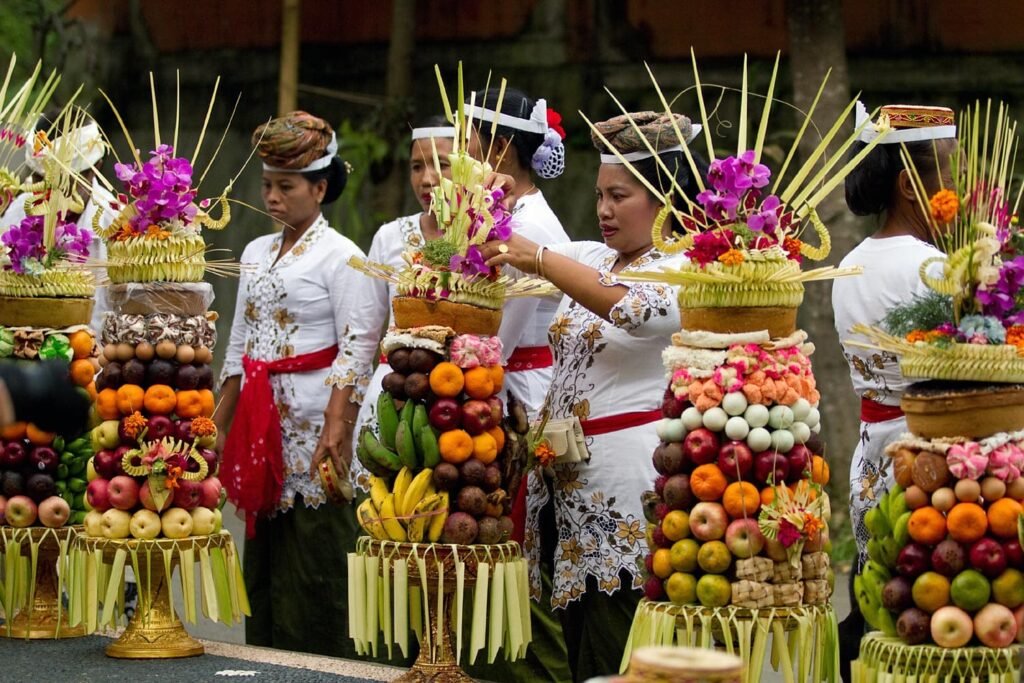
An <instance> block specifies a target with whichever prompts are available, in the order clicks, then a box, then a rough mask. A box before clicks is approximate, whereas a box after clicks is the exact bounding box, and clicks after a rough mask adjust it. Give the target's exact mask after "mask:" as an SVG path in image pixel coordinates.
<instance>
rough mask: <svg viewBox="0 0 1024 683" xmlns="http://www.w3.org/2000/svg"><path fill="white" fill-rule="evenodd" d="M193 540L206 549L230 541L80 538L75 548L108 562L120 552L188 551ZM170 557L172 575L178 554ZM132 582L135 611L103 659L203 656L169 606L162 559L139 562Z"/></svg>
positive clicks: (209, 538) (221, 537) (223, 537)
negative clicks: (99, 554) (135, 592)
mask: <svg viewBox="0 0 1024 683" xmlns="http://www.w3.org/2000/svg"><path fill="white" fill-rule="evenodd" d="M197 540H198V542H201V543H208V545H207V546H206V547H208V548H223V547H225V546H226V545H227V544H228V543H230V542H231V537H230V535H228V534H214V535H212V536H205V537H199V538H197V537H189V538H185V539H171V538H158V539H154V540H140V539H121V540H110V539H105V538H90V537H85V536H80V537H79V538H78V541H77V547H79V548H80V549H83V550H86V551H89V552H92V551H95V550H97V549H102V550H103V554H104V557H105V558H107V559H109V558H110V557H112V556H113V555H114V554H115V553H116V552H117V551H118V550H122V549H123V550H131V549H135V550H136V551H138V552H139V553H152V552H156V551H163V550H165V549H177V548H179V547H189V548H191V547H193V546H194V545H195V543H196V542H197ZM172 558H173V560H172V563H171V573H172V574H173V573H174V568H175V567H176V566H177V565H178V554H177V553H176V552H175V553H173V554H172ZM135 581H136V585H137V586H138V589H139V605H138V608H137V609H136V610H135V614H134V616H132V618H131V621H129V622H128V626H127V627H126V628H125V630H124V632H123V633H122V634H121V637H120V638H118V639H117V640H115V641H114V642H113V643H111V644H110V645H108V646H107V648H106V650H105V652H106V654H107V656H108V657H116V658H118V659H175V658H179V657H195V656H197V655H201V654H203V653H204V652H205V650H204V648H203V645H202V643H200V642H199V641H198V640H196V639H195V638H193V637H192V636H190V635H189V634H188V631H186V630H185V627H184V625H183V624H182V623H181V620H180V619H179V618H178V616H177V614H175V613H174V609H173V608H172V606H171V576H170V575H168V574H167V573H166V571H165V570H164V563H163V561H162V558H160V557H158V558H154V559H153V561H152V562H141V561H140V562H139V563H138V567H137V569H136V576H135ZM147 587H148V590H147Z"/></svg>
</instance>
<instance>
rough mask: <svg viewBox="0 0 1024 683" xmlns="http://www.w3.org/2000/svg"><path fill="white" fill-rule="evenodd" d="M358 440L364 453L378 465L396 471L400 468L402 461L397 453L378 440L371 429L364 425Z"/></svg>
mask: <svg viewBox="0 0 1024 683" xmlns="http://www.w3.org/2000/svg"><path fill="white" fill-rule="evenodd" d="M359 441H360V442H361V443H362V445H363V448H364V449H365V450H366V455H367V457H369V458H370V459H371V460H372V461H374V462H375V463H376V464H377V465H378V466H379V467H381V468H383V469H386V470H388V471H391V472H397V471H398V470H400V469H401V468H402V461H401V460H399V459H398V455H397V454H396V453H395V452H394V451H392V450H391V449H389V448H388V447H387V446H385V445H384V444H383V443H382V442H380V441H379V440H378V439H377V437H376V436H375V435H374V433H373V430H371V429H369V428H367V427H364V428H363V433H362V436H361V437H360V439H359Z"/></svg>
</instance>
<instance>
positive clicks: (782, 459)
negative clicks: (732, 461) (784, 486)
mask: <svg viewBox="0 0 1024 683" xmlns="http://www.w3.org/2000/svg"><path fill="white" fill-rule="evenodd" d="M787 476H789V460H787V459H786V456H785V455H783V454H781V453H776V452H775V451H761V452H760V453H757V454H756V455H754V481H756V482H757V483H759V484H760V483H766V484H781V483H783V482H784V481H786V477H787Z"/></svg>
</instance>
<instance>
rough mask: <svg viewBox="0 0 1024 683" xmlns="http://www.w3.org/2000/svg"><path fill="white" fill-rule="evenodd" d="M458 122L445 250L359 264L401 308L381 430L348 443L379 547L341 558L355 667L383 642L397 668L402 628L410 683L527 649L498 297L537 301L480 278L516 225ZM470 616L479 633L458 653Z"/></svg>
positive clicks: (500, 279)
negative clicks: (353, 446)
mask: <svg viewBox="0 0 1024 683" xmlns="http://www.w3.org/2000/svg"><path fill="white" fill-rule="evenodd" d="M460 84H461V77H460ZM460 90H461V87H460ZM459 102H460V103H461V102H462V93H461V92H460V93H459ZM446 108H447V107H446ZM447 110H448V111H449V112H450V111H451V109H450V108H447ZM451 118H452V119H453V121H454V123H455V128H456V134H455V145H454V148H455V149H454V151H453V153H452V155H451V157H450V159H449V160H450V161H451V168H452V178H451V180H448V179H442V180H441V185H440V186H439V187H437V188H435V190H434V204H433V211H434V212H435V213H436V215H437V217H438V225H439V226H441V230H442V236H441V237H440V238H439V239H437V240H434V241H431V242H427V243H426V244H425V245H423V246H422V248H420V249H418V250H417V251H416V252H415V253H410V254H407V257H406V261H407V262H408V264H409V265H408V267H407V268H405V269H403V270H401V271H395V270H393V269H390V268H387V267H385V266H382V265H380V264H373V263H366V262H362V261H360V262H357V263H354V264H353V265H354V266H355V267H357V268H360V269H361V270H363V271H364V272H366V273H368V274H370V275H374V276H377V277H382V278H384V279H387V280H388V281H389V282H391V283H392V284H393V285H394V286H395V289H396V291H397V296H395V298H394V299H393V300H392V307H393V310H394V327H393V328H392V329H390V330H389V331H388V333H387V335H386V336H385V338H384V340H383V342H382V344H381V349H382V351H383V353H385V354H386V355H387V359H388V362H389V364H390V365H391V367H392V368H393V372H391V373H390V374H388V375H386V376H385V377H384V378H383V381H382V385H383V387H382V388H383V392H382V393H381V394H380V398H379V400H378V402H377V406H376V408H377V426H376V430H373V429H371V428H364V430H363V432H362V433H361V434H359V435H358V436H357V438H358V445H357V455H358V459H359V462H360V463H361V465H362V467H363V468H365V469H366V470H367V471H368V473H369V474H368V475H367V481H366V485H367V487H368V488H369V492H370V497H369V498H368V499H366V500H364V501H363V502H362V503H361V504H360V506H359V509H358V517H359V522H360V524H361V525H362V526H363V529H364V530H365V531H366V533H367V534H368V535H369V537H370V539H372V540H370V539H364V540H363V542H361V544H360V547H359V549H358V551H357V552H356V553H354V554H352V555H351V556H350V558H349V570H350V572H355V573H356V575H357V576H365V577H367V581H368V583H367V586H371V585H372V586H373V591H372V592H371V591H368V592H366V593H362V594H358V593H359V592H353V591H350V608H351V609H352V613H353V614H354V615H355V616H354V618H355V619H356V627H355V628H354V629H353V631H352V635H353V637H354V639H355V640H356V643H357V645H358V646H359V647H360V648H361V649H363V650H364V651H367V652H373V653H376V648H377V642H378V638H379V633H378V632H380V633H382V634H383V637H384V642H385V645H386V646H387V648H388V651H389V653H390V652H391V647H392V642H394V643H398V644H399V646H400V647H401V648H402V650H403V652H406V651H407V649H406V648H407V644H408V630H409V629H410V628H411V629H413V630H414V631H415V632H416V634H417V636H418V637H419V644H420V656H419V659H418V660H417V662H416V665H415V667H414V671H413V672H410V674H409V676H416V675H419V674H418V673H417V672H421V671H427V670H430V671H431V672H434V673H436V672H437V671H439V670H443V671H445V672H446V674H445V675H448V676H451V677H452V678H451V680H469V679H468V678H466V677H465V674H463V673H462V672H461V670H459V668H458V664H457V662H458V661H460V660H461V659H462V657H463V656H464V654H463V653H464V652H465V653H466V654H467V655H468V660H469V661H470V662H472V661H474V659H475V658H476V657H477V655H478V653H479V651H480V650H482V649H486V650H487V652H486V657H487V661H488V662H493V661H494V658H495V657H496V656H497V654H498V651H499V650H504V655H505V657H506V658H508V659H517V658H520V657H522V656H524V654H525V650H526V646H527V644H528V643H529V641H530V617H529V605H528V601H527V583H526V582H527V576H526V566H525V561H524V560H523V559H522V556H521V553H520V549H519V546H518V545H517V544H515V543H513V542H509V539H510V537H511V533H512V520H511V518H510V517H509V516H508V515H509V512H510V507H511V496H510V494H511V493H513V492H512V491H510V489H509V482H510V481H512V480H513V476H512V475H513V472H514V471H515V470H516V468H517V463H518V462H519V461H518V460H517V459H516V458H515V457H513V456H512V455H511V454H512V453H513V452H520V451H522V452H525V451H523V450H522V449H519V450H517V449H513V448H512V445H513V443H521V444H523V445H524V446H525V440H523V439H522V432H525V431H526V429H525V425H522V429H521V430H520V433H519V434H516V433H514V432H510V431H507V430H506V429H505V425H504V422H505V418H504V414H505V410H504V406H503V402H502V400H501V399H500V398H499V396H498V395H499V393H500V392H501V389H502V384H503V377H504V372H503V369H502V366H501V362H502V361H501V358H502V354H501V341H500V339H499V338H498V337H497V336H496V335H497V332H498V327H499V324H500V322H501V307H502V304H503V302H504V300H505V298H506V297H507V296H511V295H524V294H529V293H532V292H535V291H542V290H543V289H544V288H543V287H542V286H541V285H540V284H539V283H537V282H535V281H512V280H510V279H509V278H507V277H505V276H502V275H500V274H499V273H498V272H497V271H496V270H495V269H491V268H487V267H486V266H483V262H482V258H481V255H480V251H479V245H481V244H482V243H483V242H484V241H486V240H492V239H507V238H508V235H509V233H510V231H511V227H510V226H509V220H510V218H511V216H510V214H509V213H508V212H507V211H506V210H505V209H504V208H503V207H502V206H501V199H502V196H503V195H502V191H501V190H498V189H491V188H488V187H487V186H486V185H485V180H486V178H487V176H488V174H489V173H490V170H491V169H490V167H489V166H488V165H487V164H486V163H483V162H480V161H477V160H475V159H473V158H472V157H471V156H469V154H468V153H467V152H466V150H465V147H466V137H467V133H468V132H469V131H471V129H472V122H471V121H467V120H466V119H465V117H464V116H463V112H462V107H461V104H460V107H459V111H457V112H456V113H455V114H453V115H452V117H451ZM439 175H440V174H439ZM417 544H425V545H417ZM351 576H352V574H350V577H351ZM357 585H358V583H357ZM470 587H472V588H473V596H472V598H470V599H466V598H464V595H463V593H464V590H465V589H467V588H470ZM438 591H440V594H438ZM381 596H383V601H382V602H381V601H380V598H381ZM378 602H381V604H382V605H383V608H379V607H378ZM464 613H465V615H466V622H467V624H471V625H472V626H471V628H469V629H468V634H469V642H468V644H467V645H468V647H465V648H464V647H463V642H462V641H463V630H464V629H463V623H464V619H463V616H464ZM449 628H451V630H452V631H453V632H454V634H455V635H454V636H452V635H450V634H449ZM452 641H454V645H452ZM446 680H448V679H446Z"/></svg>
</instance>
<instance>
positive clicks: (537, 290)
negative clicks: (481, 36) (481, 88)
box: [349, 63, 556, 310]
mask: <svg viewBox="0 0 1024 683" xmlns="http://www.w3.org/2000/svg"><path fill="white" fill-rule="evenodd" d="M435 73H436V75H437V82H438V86H439V88H440V91H441V99H442V104H443V105H444V111H445V118H447V120H448V122H449V123H450V124H451V126H452V127H453V128H454V130H455V134H454V138H453V142H452V152H451V154H449V155H448V161H449V163H450V168H451V174H450V178H449V177H444V176H443V175H442V173H441V163H440V159H439V157H438V153H437V145H436V142H435V139H434V138H433V137H432V138H431V147H432V149H433V156H434V166H435V168H436V170H437V174H438V176H439V177H440V182H439V184H438V185H437V187H435V188H434V189H433V201H432V203H431V208H430V210H431V212H432V213H433V214H434V216H435V218H436V219H437V225H438V228H439V230H440V232H441V236H440V238H438V239H436V240H432V241H429V242H426V243H424V244H421V245H419V246H418V247H416V248H414V249H411V250H409V251H407V252H406V253H405V254H403V259H404V260H405V266H404V267H402V268H394V267H392V266H389V265H386V264H380V263H373V262H369V261H366V260H365V259H360V258H353V259H351V260H350V261H349V265H351V266H353V267H354V268H356V269H358V270H360V271H362V272H363V273H365V274H367V275H370V276H372V277H376V278H380V279H383V280H386V281H388V282H390V283H392V284H394V285H395V286H396V288H397V291H398V294H399V296H401V297H412V298H421V299H426V300H430V301H448V302H452V303H461V304H468V305H472V306H477V307H480V308H486V309H491V310H499V309H501V307H502V304H503V303H504V300H505V299H506V298H508V297H522V296H544V295H547V294H551V293H553V292H554V291H556V290H555V289H554V287H553V286H551V285H550V284H549V283H547V282H546V281H544V280H540V279H537V278H522V277H520V278H513V277H510V276H508V275H506V274H503V273H502V272H501V270H500V268H496V267H488V266H487V265H486V264H485V263H484V258H483V254H482V252H481V251H480V246H481V245H482V244H483V243H484V242H487V241H489V240H495V239H498V240H507V239H508V238H509V236H510V235H511V233H512V212H510V211H509V210H508V209H506V208H505V207H504V206H503V204H502V200H503V199H504V198H505V192H504V191H503V190H502V189H500V188H495V187H490V186H489V182H488V181H489V180H490V178H491V176H492V175H493V172H494V169H493V168H492V167H491V165H490V164H489V163H488V162H487V161H481V160H479V159H475V158H474V157H473V156H472V155H471V154H470V153H469V146H470V142H471V140H472V139H473V136H474V135H475V134H476V130H477V126H478V125H480V123H481V122H479V121H475V120H474V118H473V111H474V109H475V107H474V104H475V93H474V94H473V95H471V96H470V102H469V106H468V107H467V106H466V104H465V102H466V98H465V92H464V87H463V78H462V64H461V63H460V64H459V69H458V86H457V101H456V106H455V107H452V103H451V101H450V100H449V98H448V94H447V90H446V89H445V85H444V80H443V78H442V77H441V71H440V69H439V68H437V67H435ZM505 87H506V83H505V80H504V79H502V80H501V84H500V86H499V94H498V99H497V102H496V104H495V110H496V111H500V110H501V102H502V99H503V97H504V92H505ZM497 126H498V122H497V119H495V121H494V122H492V123H491V124H490V135H489V138H490V140H491V141H492V144H493V141H494V140H496V139H497V134H496V133H497ZM490 157H491V154H490V150H488V151H487V155H486V156H485V159H486V158H490Z"/></svg>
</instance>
